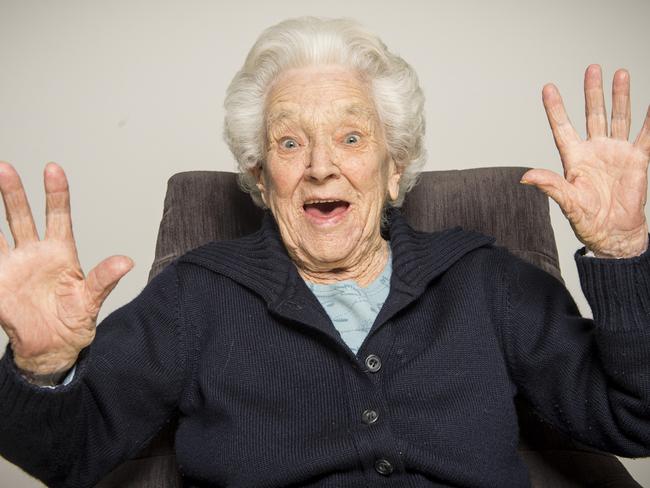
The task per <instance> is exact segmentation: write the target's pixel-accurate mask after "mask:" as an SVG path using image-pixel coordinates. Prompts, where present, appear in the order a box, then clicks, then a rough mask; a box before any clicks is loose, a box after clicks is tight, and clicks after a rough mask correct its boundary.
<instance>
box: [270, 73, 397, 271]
mask: <svg viewBox="0 0 650 488" xmlns="http://www.w3.org/2000/svg"><path fill="white" fill-rule="evenodd" d="M266 103H267V104H266V117H267V119H266V129H267V159H266V163H265V164H264V167H263V169H262V171H261V172H260V174H259V177H258V180H259V185H258V186H259V188H260V189H261V190H262V196H263V199H264V201H265V203H266V205H267V206H268V207H269V208H270V209H271V211H272V213H273V215H274V217H275V219H276V221H277V222H278V226H279V228H280V233H281V235H282V239H283V241H284V244H285V246H286V247H287V249H288V251H289V254H290V255H291V257H292V258H293V259H294V261H296V263H297V265H298V267H299V268H301V267H302V268H304V269H310V270H315V271H322V270H327V269H335V268H346V267H349V266H352V265H354V263H355V262H356V261H359V260H361V259H362V258H363V254H364V253H367V252H369V251H372V249H374V247H376V246H378V245H379V242H381V236H380V219H381V212H382V208H383V204H384V202H385V201H386V199H387V198H388V197H389V196H390V198H393V199H394V198H396V197H397V194H398V183H399V174H398V173H397V171H396V169H395V164H394V162H393V161H392V160H391V159H390V157H389V155H388V152H387V149H386V144H385V141H384V134H383V129H382V126H381V124H380V122H379V118H378V116H377V112H376V109H375V106H374V103H373V101H372V99H371V97H370V89H369V86H368V84H367V83H366V82H364V81H362V80H361V79H360V78H359V77H358V76H357V75H356V74H355V73H353V72H352V71H350V70H348V69H346V68H343V67H339V66H317V67H309V68H301V69H293V70H289V71H286V72H285V73H283V75H282V76H281V77H280V78H279V79H278V80H277V81H276V83H275V84H274V85H273V87H272V89H271V91H270V93H269V96H268V98H267V101H266Z"/></svg>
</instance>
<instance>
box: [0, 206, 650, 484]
mask: <svg viewBox="0 0 650 488" xmlns="http://www.w3.org/2000/svg"><path fill="white" fill-rule="evenodd" d="M389 234H390V235H389V237H390V244H391V248H392V253H393V275H392V278H391V287H390V294H389V296H388V298H387V300H386V302H385V304H384V307H383V308H382V310H381V311H380V313H379V316H378V317H377V319H376V321H375V323H374V325H373V327H372V329H371V331H370V334H369V335H368V337H367V339H366V340H365V342H364V343H363V345H362V346H361V349H360V350H359V354H358V355H357V356H355V355H354V354H352V352H351V351H350V350H349V348H348V347H347V346H346V345H345V343H344V342H343V341H342V340H341V338H340V337H339V335H338V333H337V331H336V330H335V328H334V327H333V325H332V323H331V322H330V320H329V318H328V316H327V314H326V313H325V312H324V310H323V309H322V307H321V305H320V304H319V303H318V300H317V299H316V298H315V297H314V296H313V295H312V294H311V292H310V291H309V290H308V288H307V287H306V285H305V283H304V281H303V280H302V279H301V278H300V276H299V275H298V273H297V271H296V268H295V266H294V265H293V263H292V261H291V260H290V258H289V257H288V255H287V253H286V251H285V249H284V247H283V245H282V242H281V239H280V236H279V234H278V231H277V227H276V226H275V223H274V222H273V220H272V219H271V218H268V217H267V219H266V221H265V223H264V225H263V227H262V229H261V230H260V231H259V232H257V233H255V234H252V235H250V236H247V237H244V238H242V239H238V240H235V241H229V242H213V243H210V244H207V245H206V246H203V247H201V248H199V249H196V250H194V251H192V252H190V253H188V254H186V255H185V256H183V257H181V258H180V259H178V260H177V261H176V262H175V263H174V264H173V265H171V266H169V267H168V268H167V269H166V270H164V271H163V272H162V273H161V274H160V275H159V276H158V277H156V278H155V279H154V280H153V281H152V282H151V283H150V284H149V285H148V286H147V287H146V288H145V289H144V291H143V292H142V293H141V294H140V295H139V296H138V297H137V298H136V299H134V300H133V301H132V302H131V303H129V304H128V305H126V306H124V307H122V308H120V309H119V310H117V311H115V312H114V313H112V314H111V315H110V316H109V317H108V318H106V320H105V321H104V322H103V323H102V324H101V325H100V326H99V329H98V332H97V337H96V340H95V341H94V342H93V344H92V345H91V346H90V347H89V348H88V349H86V350H84V351H83V353H82V355H81V359H80V362H79V364H78V369H77V373H76V375H75V378H74V380H73V382H72V383H71V384H70V385H68V386H64V387H60V388H57V389H55V390H46V389H40V388H37V387H34V386H32V385H30V384H28V383H27V382H26V381H24V380H23V379H22V378H21V377H20V376H19V375H18V374H17V373H16V371H15V368H14V365H13V361H12V356H11V351H10V350H9V351H8V353H7V354H5V357H4V358H3V359H2V361H0V453H2V455H3V456H5V457H6V458H7V459H9V460H10V461H12V462H14V463H16V464H18V465H19V466H22V467H23V468H24V469H25V470H27V471H28V472H29V473H32V474H33V475H34V476H36V477H38V478H40V479H42V480H44V481H45V482H46V483H48V484H51V485H52V486H71V487H86V486H91V485H92V484H93V483H94V482H96V481H97V480H98V479H100V478H101V477H102V476H103V475H104V474H105V473H107V472H108V471H109V470H110V469H111V468H112V467H114V466H115V465H116V464H117V463H119V462H120V461H122V460H124V459H125V458H127V457H129V456H131V455H133V454H135V453H136V452H138V451H139V450H140V449H141V448H142V447H143V446H144V445H145V444H146V443H147V441H148V440H149V439H151V438H152V436H154V435H155V434H156V432H157V431H158V430H159V429H160V428H161V426H163V425H164V424H165V423H166V422H168V421H169V420H170V419H171V418H173V417H178V420H179V426H178V430H177V434H176V450H177V457H178V461H179V464H180V468H181V471H182V474H183V476H184V480H185V484H186V486H223V487H279V486H292V487H295V486H320V487H357V486H358V487H361V486H363V487H381V486H392V487H395V486H399V487H406V486H413V487H419V486H463V487H488V486H490V487H495V486H499V487H502V486H508V487H519V486H521V487H524V486H529V480H528V473H527V469H526V467H525V465H524V464H523V462H522V460H521V459H520V457H519V456H518V454H517V445H518V437H519V436H518V427H517V418H516V413H515V407H514V404H513V396H514V395H515V394H516V393H521V394H522V395H523V396H524V397H526V398H527V399H528V401H529V402H530V403H531V404H532V405H533V406H534V408H535V410H536V411H537V413H538V414H539V415H540V417H541V418H542V419H544V420H545V421H546V422H549V423H552V424H554V425H555V426H557V427H558V428H559V429H561V430H562V431H564V432H566V433H568V434H570V435H571V436H573V437H575V438H576V439H578V440H580V441H582V442H584V443H587V444H590V445H592V446H595V447H597V448H600V449H602V450H607V451H612V452H615V453H618V454H622V455H628V456H647V455H650V448H649V447H650V253H646V254H644V255H643V256H641V257H638V258H633V259H625V260H600V259H590V258H585V257H582V256H581V255H580V253H577V254H576V261H577V266H578V269H579V272H580V277H581V280H582V286H583V290H584V292H585V294H586V296H587V299H588V300H589V303H590V304H591V306H592V309H593V313H594V317H595V323H594V322H592V321H591V320H588V319H583V318H581V317H580V316H579V314H578V310H577V308H576V306H575V304H574V302H573V301H572V299H571V297H570V296H569V294H568V292H567V291H566V289H565V288H564V286H563V285H562V284H561V283H560V282H558V281H557V280H556V279H555V278H553V277H551V276H550V275H548V274H547V273H545V272H543V271H540V270H539V269H537V268H536V267H534V266H531V265H529V264H526V263H524V262H523V261H521V260H520V259H517V258H515V257H513V256H512V255H511V254H509V253H508V252H507V251H505V250H504V249H502V248H499V247H496V246H494V245H493V244H492V243H493V240H492V239H491V238H488V237H485V236H483V235H481V234H477V233H473V232H466V231H463V230H461V229H458V228H457V229H450V230H446V231H443V232H438V233H433V234H428V233H419V232H415V231H414V230H412V229H411V228H410V227H409V226H408V225H407V224H406V222H405V221H404V219H403V218H402V217H401V216H400V215H399V214H398V213H397V212H393V213H392V216H391V222H390V228H389Z"/></svg>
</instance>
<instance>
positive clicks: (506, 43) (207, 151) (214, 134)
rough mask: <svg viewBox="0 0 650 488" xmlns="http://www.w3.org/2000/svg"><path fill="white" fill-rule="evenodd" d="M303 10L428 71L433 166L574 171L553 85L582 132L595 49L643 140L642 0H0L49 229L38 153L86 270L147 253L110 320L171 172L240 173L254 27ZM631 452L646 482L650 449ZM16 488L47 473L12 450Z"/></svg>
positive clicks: (17, 144)
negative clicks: (370, 36)
mask: <svg viewBox="0 0 650 488" xmlns="http://www.w3.org/2000/svg"><path fill="white" fill-rule="evenodd" d="M307 14H308V15H323V16H329V17H338V16H348V17H353V18H356V19H358V20H360V21H361V22H362V23H364V24H365V25H366V26H368V27H369V28H370V29H372V30H374V31H375V32H377V33H378V34H379V35H380V36H381V37H382V38H383V40H384V41H385V42H386V43H387V45H388V46H389V47H390V48H391V49H392V50H393V51H395V52H397V53H399V54H401V55H402V56H403V57H404V58H405V59H406V60H407V61H409V62H410V63H411V64H412V65H413V66H414V67H415V68H416V70H417V71H418V73H419V75H420V78H421V83H422V85H423V87H424V90H425V93H426V95H427V106H426V111H427V117H428V118H427V133H428V136H427V146H428V151H429V161H428V163H427V168H428V169H434V168H435V169H454V168H470V167H477V166H498V165H504V164H515V165H530V166H536V167H541V168H548V169H555V170H558V171H561V167H560V163H559V157H558V155H557V153H556V150H555V147H554V144H553V140H552V137H551V133H550V130H549V129H548V126H547V122H546V116H545V114H544V111H543V108H542V104H541V95H540V94H541V88H542V86H543V85H544V83H546V82H549V81H552V82H555V83H556V84H557V85H558V86H559V87H560V90H561V93H562V94H563V96H564V99H565V102H566V105H567V108H568V111H569V114H570V116H571V118H572V120H573V121H574V123H575V125H576V127H577V128H578V130H579V131H580V132H581V133H584V116H583V113H584V106H583V94H582V77H583V72H584V69H585V67H586V66H587V65H588V64H589V63H600V64H601V65H602V66H603V71H604V74H605V83H606V84H607V88H606V90H607V91H609V84H610V82H611V77H612V75H613V73H614V71H615V70H616V69H617V68H619V67H626V68H628V69H629V70H630V72H631V75H632V110H633V126H632V133H633V136H632V137H635V136H636V133H637V132H638V130H639V128H640V126H641V122H642V120H643V115H644V114H645V110H646V107H647V106H648V103H650V63H649V62H648V59H650V57H649V56H648V50H649V47H650V33H649V31H648V27H647V21H648V19H649V18H650V2H648V1H646V0H635V1H634V0H619V1H618V2H616V4H615V3H614V2H611V1H601V0H591V1H582V0H580V1H573V2H570V1H566V0H565V1H563V2H562V1H558V0H549V1H546V2H539V1H535V2H524V1H514V0H512V1H507V0H495V1H492V2H479V1H464V2H462V1H456V2H452V1H449V0H448V1H444V2H434V1H430V2H428V1H419V2H418V1H406V0H402V1H400V2H383V3H382V2H378V1H377V0H375V1H368V0H355V1H354V2H349V1H342V0H327V1H322V2H313V3H308V2H306V1H305V0H300V1H294V0H275V1H273V2H253V1H250V0H238V1H236V2H218V1H199V0H189V1H188V0H186V1H180V0H178V1H162V0H133V1H121V0H118V1H116V0H113V1H110V2H106V1H100V0H85V1H82V0H78V1H77V0H59V1H56V0H41V1H35V0H0V68H1V69H2V75H1V76H0V159H3V160H7V161H10V162H12V163H13V164H14V165H15V166H16V168H17V169H18V170H19V172H20V174H21V175H22V178H23V182H24V184H25V186H26V189H27V192H28V195H29V196H30V200H31V204H32V209H33V210H34V213H35V217H36V221H37V224H38V225H39V228H41V229H42V227H43V222H44V216H43V208H44V197H43V191H42V171H43V167H44V165H45V163H46V162H47V161H57V162H59V163H61V164H62V165H63V166H64V168H65V169H66V171H67V174H68V177H69V180H70V184H71V188H72V206H73V217H74V223H75V234H76V237H77V243H78V247H79V252H80V259H81V262H82V264H83V266H84V269H85V270H86V271H88V270H90V269H91V267H92V266H94V265H95V264H96V263H97V262H98V261H99V260H101V259H102V258H104V257H106V256H108V255H111V254H126V255H128V256H131V257H132V258H133V259H134V260H135V262H136V268H135V269H134V270H133V271H132V272H131V273H130V274H129V275H128V276H127V277H126V278H124V280H123V281H122V282H121V283H120V285H119V286H118V288H117V289H116V290H115V291H114V292H113V294H112V295H111V296H110V297H109V299H108V300H107V302H106V303H105V305H104V308H103V310H102V316H105V315H106V314H107V313H108V312H110V311H111V310H113V309H115V308H116V307H118V306H120V305H121V304H123V303H126V302H127V301H128V300H130V299H131V298H133V297H134V296H135V295H136V294H137V293H138V291H139V290H140V289H141V288H142V286H143V285H144V284H145V282H146V275H147V272H148V269H149V266H150V264H151V262H152V259H153V251H154V245H155V238H156V231H157V228H158V223H159V220H160V216H161V212H162V202H163V196H164V191H165V183H166V180H167V178H168V177H169V176H171V175H172V174H173V173H175V172H178V171H186V170H193V169H221V170H232V169H234V164H233V160H232V157H231V155H230V154H229V152H228V149H227V147H226V146H225V144H224V142H223V141H222V139H221V132H222V118H223V110H222V102H223V96H224V92H225V89H226V86H227V84H228V83H229V81H230V79H231V78H232V76H233V75H234V73H235V72H236V70H237V69H239V67H240V65H241V63H242V62H243V60H244V56H245V55H246V53H247V51H248V49H249V48H250V46H251V45H252V43H253V42H254V40H255V39H256V37H257V35H258V34H259V33H260V32H261V30H262V29H263V28H265V27H267V26H269V25H271V24H274V23H276V22H278V21H280V20H282V19H285V18H287V17H294V16H299V15H307ZM608 98H609V97H608ZM607 102H608V104H609V100H607ZM552 216H553V225H554V228H555V231H556V236H557V239H558V245H559V251H560V257H561V264H562V268H563V274H564V277H565V279H566V281H567V284H568V286H569V288H570V289H571V290H572V292H573V294H574V296H575V297H576V300H577V301H578V303H579V305H580V308H581V310H582V311H583V313H584V314H586V315H589V314H590V310H589V307H588V306H587V304H586V302H585V300H584V298H583V296H582V293H581V292H580V288H579V285H578V281H577V275H576V271H575V266H574V264H573V258H572V254H573V252H574V250H575V249H576V248H577V247H579V243H578V242H577V240H576V239H575V237H574V236H573V233H572V231H571V229H570V227H569V225H568V224H567V223H566V221H565V220H564V218H563V216H562V214H561V212H560V211H559V210H558V209H557V206H555V204H553V205H552ZM513 224H515V225H516V223H513ZM1 228H2V230H3V232H5V233H7V228H6V226H5V225H4V223H3V225H2V226H1ZM0 336H1V337H0V346H3V345H4V343H5V342H6V338H5V336H4V334H2V333H0ZM625 464H626V465H627V466H628V468H629V469H630V471H631V472H632V473H633V475H634V476H635V478H636V479H637V480H638V481H639V482H640V483H641V484H643V485H645V486H650V460H648V459H644V460H636V461H628V460H626V461H625ZM5 486H7V487H10V486H11V487H36V486H42V485H41V484H40V483H38V482H36V481H34V480H32V479H30V478H29V477H28V476H27V475H25V474H24V473H22V472H21V471H20V470H19V469H18V468H15V467H13V466H11V465H9V464H8V463H6V462H4V461H1V460H0V487H5Z"/></svg>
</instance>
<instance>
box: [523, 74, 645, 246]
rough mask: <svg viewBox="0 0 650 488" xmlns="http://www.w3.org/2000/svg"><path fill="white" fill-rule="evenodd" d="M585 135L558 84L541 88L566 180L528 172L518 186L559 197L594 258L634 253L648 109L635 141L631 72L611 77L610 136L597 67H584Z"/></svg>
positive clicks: (641, 229)
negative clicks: (576, 126) (631, 135)
mask: <svg viewBox="0 0 650 488" xmlns="http://www.w3.org/2000/svg"><path fill="white" fill-rule="evenodd" d="M584 89H585V111H586V117H587V140H582V139H581V138H580V136H579V135H578V133H577V132H576V131H575V129H574V128H573V126H572V125H571V122H570V121H569V118H568V116H567V113H566V110H565V109H564V104H563V103H562V98H561V97H560V93H559V92H558V90H557V88H556V87H555V86H554V85H552V84H549V85H546V86H545V87H544V89H543V91H542V99H543V102H544V108H545V109H546V115H547V116H548V121H549V124H550V125H551V130H552V131H553V137H554V139H555V144H556V146H557V148H558V150H559V152H560V157H561V159H562V166H563V167H564V177H562V176H560V175H558V174H556V173H554V172H552V171H548V170H543V169H533V170H530V171H528V172H527V173H526V174H524V176H523V177H522V183H525V184H531V185H535V186H537V187H538V188H540V189H541V190H542V191H544V192H545V193H546V194H547V195H548V196H550V197H551V198H552V199H553V200H555V201H556V202H557V204H558V205H559V206H560V208H561V209H562V212H563V213H564V215H566V217H567V218H568V219H569V222H570V223H571V226H572V227H573V230H574V232H575V234H576V236H577V237H578V239H579V240H580V241H581V242H582V243H583V244H585V246H586V247H587V248H588V249H589V250H591V251H593V252H594V253H595V254H596V256H598V257H632V256H638V255H639V254H642V253H643V252H644V251H645V250H646V248H647V247H648V225H647V223H646V218H645V213H644V206H645V202H646V189H647V185H648V161H649V160H650V108H649V109H648V112H647V115H646V118H645V121H644V124H643V127H642V129H641V132H639V135H638V136H637V138H636V140H635V141H634V143H630V142H628V137H629V133H630V120H631V115H630V75H629V73H628V72H627V71H626V70H618V71H617V72H616V73H615V74H614V81H613V84H612V117H611V129H610V132H609V135H608V130H607V115H606V111H605V100H604V96H603V83H602V75H601V70H600V66H598V65H591V66H589V67H588V68H587V70H586V72H585V82H584Z"/></svg>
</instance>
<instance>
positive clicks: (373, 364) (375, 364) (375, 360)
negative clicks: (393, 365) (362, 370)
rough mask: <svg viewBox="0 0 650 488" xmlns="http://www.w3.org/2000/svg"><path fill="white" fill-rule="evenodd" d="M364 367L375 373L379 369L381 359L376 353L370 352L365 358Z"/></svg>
mask: <svg viewBox="0 0 650 488" xmlns="http://www.w3.org/2000/svg"><path fill="white" fill-rule="evenodd" d="M366 367H367V368H368V371H370V372H371V373H376V372H377V371H379V370H380V369H381V359H379V356H377V355H376V354H370V355H369V356H368V357H367V358H366Z"/></svg>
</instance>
